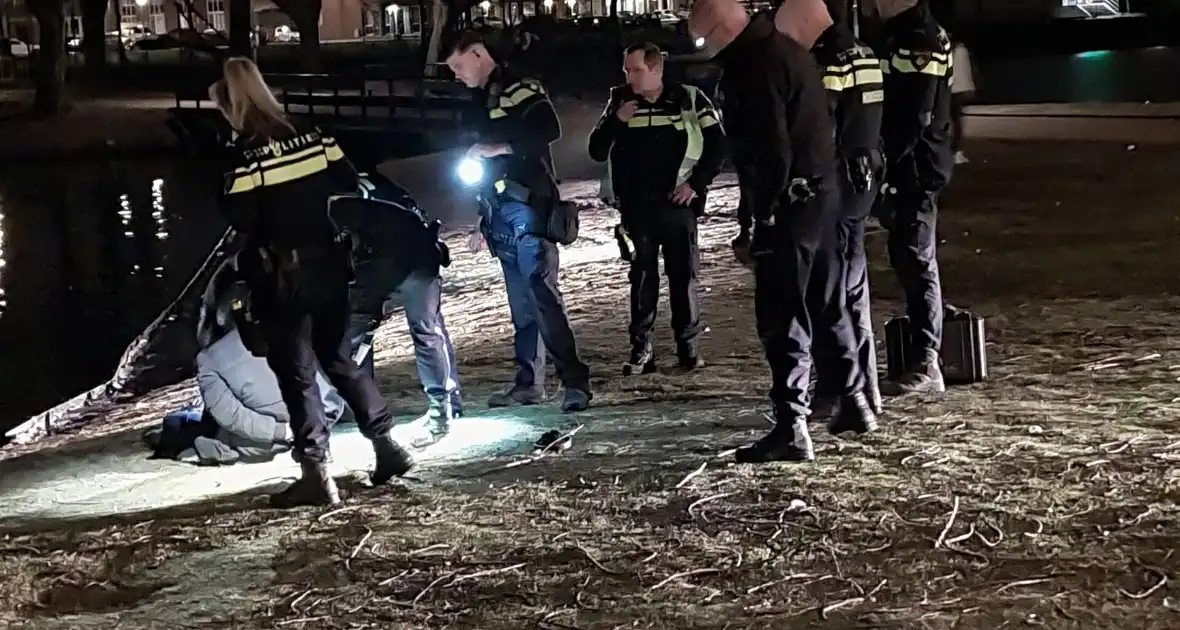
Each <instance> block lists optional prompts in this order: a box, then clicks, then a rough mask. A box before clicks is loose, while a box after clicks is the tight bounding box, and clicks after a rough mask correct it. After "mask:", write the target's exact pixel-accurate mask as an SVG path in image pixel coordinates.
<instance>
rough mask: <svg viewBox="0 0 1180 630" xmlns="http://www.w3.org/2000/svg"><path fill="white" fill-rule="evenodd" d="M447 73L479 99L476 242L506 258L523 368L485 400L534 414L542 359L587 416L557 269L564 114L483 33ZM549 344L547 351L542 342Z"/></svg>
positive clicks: (541, 396) (472, 155) (458, 53)
mask: <svg viewBox="0 0 1180 630" xmlns="http://www.w3.org/2000/svg"><path fill="white" fill-rule="evenodd" d="M447 66H449V67H450V69H451V70H452V71H453V72H454V73H455V77H456V78H458V80H459V81H461V82H462V83H463V84H464V85H466V86H467V87H468V88H471V89H472V90H474V92H475V99H476V103H477V104H478V105H482V107H480V109H479V120H478V121H477V123H476V125H475V129H474V131H475V132H476V134H477V136H478V140H477V142H476V144H475V145H473V146H472V147H471V149H470V150H469V151H468V152H467V157H468V158H469V159H472V160H478V161H480V162H481V163H482V170H483V172H484V175H485V177H484V178H483V180H484V181H483V182H482V184H481V185H480V188H479V193H478V197H479V199H480V221H479V233H477V234H473V235H472V238H471V240H470V245H471V249H472V250H473V251H478V250H480V249H482V248H483V245H484V243H485V242H486V243H487V245H488V246H489V247H490V248H491V250H492V254H493V255H494V256H496V257H497V258H499V259H500V266H501V268H502V269H503V272H504V283H505V285H507V289H508V306H509V308H510V309H511V311H512V325H513V327H514V328H515V329H516V335H515V340H514V346H515V355H516V357H515V359H516V379H515V382H514V383H513V384H512V386H511V387H509V388H508V389H507V390H506V391H505V392H502V393H500V394H496V395H494V396H492V397H491V398H490V399H489V400H488V405H489V406H492V407H507V406H514V405H535V404H538V403H540V402H542V401H544V400H545V380H544V379H545V351H546V350H548V351H549V354H550V355H551V356H552V357H553V363H554V365H555V367H556V368H557V375H558V377H559V378H560V379H561V382H562V384H563V385H564V386H565V396H564V399H563V400H562V404H561V408H562V410H563V411H566V412H574V411H583V410H585V409H587V408H588V407H589V405H590V398H591V394H590V369H589V368H588V367H587V366H586V364H585V363H583V362H582V360H581V358H579V357H578V349H577V343H576V342H575V340H574V333H573V330H572V329H571V328H570V323H569V316H568V315H567V314H566V309H565V299H564V298H563V297H562V295H561V290H560V289H559V288H558V287H557V271H558V266H559V261H558V251H557V244H556V243H555V239H560V238H563V237H564V238H570V237H571V235H569V234H568V230H566V232H567V233H566V234H564V235H563V234H557V231H558V230H556V229H554V227H555V226H560V227H562V228H568V225H569V223H568V222H566V221H563V220H562V219H563V217H568V214H566V213H569V212H570V210H569V209H568V207H567V206H565V205H564V204H563V202H562V201H561V199H560V195H559V192H558V189H557V181H556V178H555V176H554V174H553V156H552V155H551V153H550V148H549V145H550V144H551V143H552V142H554V141H556V140H558V139H559V138H560V137H561V123H560V121H558V119H557V112H556V111H554V109H553V103H551V102H550V101H549V96H548V94H547V93H546V91H545V87H544V86H543V85H541V82H540V81H538V80H536V79H533V78H530V77H526V76H520V75H517V74H515V73H514V72H513V70H512V69H511V68H510V67H507V66H504V65H501V64H500V63H498V62H497V61H496V59H495V58H493V56H492V54H491V52H490V51H489V50H488V48H487V46H486V45H485V44H484V41H483V34H481V33H475V32H468V33H464V34H462V35H461V36H460V37H459V38H458V39H457V40H456V42H455V44H454V45H452V46H451V48H450V53H449V54H448V55H447ZM542 342H543V343H542Z"/></svg>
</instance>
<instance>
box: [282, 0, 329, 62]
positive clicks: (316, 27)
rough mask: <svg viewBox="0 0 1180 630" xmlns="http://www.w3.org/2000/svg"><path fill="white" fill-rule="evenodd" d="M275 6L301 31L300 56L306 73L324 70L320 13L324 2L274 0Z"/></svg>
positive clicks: (319, 0) (318, 0)
mask: <svg viewBox="0 0 1180 630" xmlns="http://www.w3.org/2000/svg"><path fill="white" fill-rule="evenodd" d="M274 3H275V6H277V7H278V8H279V10H280V11H282V12H283V13H286V14H287V16H288V17H290V18H291V21H292V22H294V23H295V30H297V31H299V56H300V57H301V59H302V63H303V70H304V72H319V71H320V70H321V69H323V60H322V59H320V11H321V10H322V9H323V5H324V3H323V0H274Z"/></svg>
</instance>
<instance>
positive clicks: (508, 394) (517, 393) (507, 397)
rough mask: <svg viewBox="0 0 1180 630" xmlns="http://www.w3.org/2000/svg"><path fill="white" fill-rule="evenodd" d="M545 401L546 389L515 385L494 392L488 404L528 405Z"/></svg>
mask: <svg viewBox="0 0 1180 630" xmlns="http://www.w3.org/2000/svg"><path fill="white" fill-rule="evenodd" d="M543 402H545V390H544V389H541V388H539V387H537V388H528V387H521V386H519V385H513V386H512V387H509V388H508V389H506V390H504V391H502V392H498V393H495V394H492V395H491V396H489V397H488V406H489V407H492V408H496V407H521V406H524V407H528V406H530V405H539V404H541V403H543Z"/></svg>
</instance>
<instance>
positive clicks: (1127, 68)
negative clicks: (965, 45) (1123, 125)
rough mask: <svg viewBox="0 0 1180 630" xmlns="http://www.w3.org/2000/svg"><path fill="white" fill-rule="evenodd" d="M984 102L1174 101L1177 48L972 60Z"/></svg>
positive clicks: (1179, 81)
mask: <svg viewBox="0 0 1180 630" xmlns="http://www.w3.org/2000/svg"><path fill="white" fill-rule="evenodd" d="M975 63H976V68H975V78H976V84H977V88H978V89H979V92H980V96H981V97H982V99H983V100H984V101H986V102H988V103H996V104H1003V103H1081V102H1144V101H1153V102H1168V101H1180V49H1177V48H1166V47H1163V46H1159V47H1155V48H1143V49H1139V50H1123V51H1105V50H1094V51H1089V52H1081V53H1076V54H1068V55H1045V56H1038V57H991V58H989V57H987V56H976V57H975Z"/></svg>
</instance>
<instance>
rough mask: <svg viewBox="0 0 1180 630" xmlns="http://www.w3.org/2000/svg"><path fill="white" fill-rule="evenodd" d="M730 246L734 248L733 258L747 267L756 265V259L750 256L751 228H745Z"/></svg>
mask: <svg viewBox="0 0 1180 630" xmlns="http://www.w3.org/2000/svg"><path fill="white" fill-rule="evenodd" d="M729 246H730V247H732V248H733V256H734V258H737V260H738V262H740V263H741V264H743V265H745V266H747V267H749V266H750V265H753V264H754V259H753V258H752V257H751V256H750V228H747V227H743V228H742V231H741V232H738V235H737V238H735V239H733V241H732V242H730V244H729Z"/></svg>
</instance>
